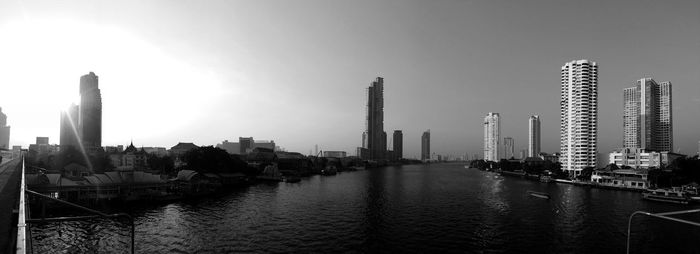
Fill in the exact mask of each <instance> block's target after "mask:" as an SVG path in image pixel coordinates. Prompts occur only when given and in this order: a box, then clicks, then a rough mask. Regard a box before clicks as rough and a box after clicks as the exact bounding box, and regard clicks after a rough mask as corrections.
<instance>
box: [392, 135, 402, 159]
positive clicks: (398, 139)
mask: <svg viewBox="0 0 700 254" xmlns="http://www.w3.org/2000/svg"><path fill="white" fill-rule="evenodd" d="M394 157H395V158H394V159H395V160H400V159H402V158H403V132H402V131H401V130H394Z"/></svg>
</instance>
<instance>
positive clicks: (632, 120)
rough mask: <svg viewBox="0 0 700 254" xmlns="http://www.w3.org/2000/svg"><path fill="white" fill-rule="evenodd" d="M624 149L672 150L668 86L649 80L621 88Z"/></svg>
mask: <svg viewBox="0 0 700 254" xmlns="http://www.w3.org/2000/svg"><path fill="white" fill-rule="evenodd" d="M623 99H624V107H625V108H624V116H623V128H624V140H623V147H626V148H641V149H645V150H651V151H672V150H673V123H672V120H673V119H672V104H671V83H670V82H662V83H660V84H658V83H656V81H654V80H653V79H651V78H643V79H640V80H637V85H636V86H634V87H629V88H625V89H624V96H623Z"/></svg>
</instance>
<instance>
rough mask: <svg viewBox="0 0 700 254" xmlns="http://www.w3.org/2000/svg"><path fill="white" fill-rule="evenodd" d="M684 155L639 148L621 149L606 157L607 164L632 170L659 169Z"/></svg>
mask: <svg viewBox="0 0 700 254" xmlns="http://www.w3.org/2000/svg"><path fill="white" fill-rule="evenodd" d="M683 156H684V155H680V154H676V153H671V152H667V151H663V152H656V151H646V150H644V149H641V148H623V149H620V150H619V151H614V152H612V153H610V154H609V155H608V163H610V164H615V165H617V166H618V167H622V166H628V167H631V168H634V169H648V168H652V167H653V168H661V167H664V166H668V165H669V164H671V163H672V162H673V161H674V160H676V159H678V158H680V157H683Z"/></svg>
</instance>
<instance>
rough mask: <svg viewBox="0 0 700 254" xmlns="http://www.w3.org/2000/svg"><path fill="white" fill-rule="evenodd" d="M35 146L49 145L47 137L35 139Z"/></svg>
mask: <svg viewBox="0 0 700 254" xmlns="http://www.w3.org/2000/svg"><path fill="white" fill-rule="evenodd" d="M36 144H37V145H48V144H49V137H36Z"/></svg>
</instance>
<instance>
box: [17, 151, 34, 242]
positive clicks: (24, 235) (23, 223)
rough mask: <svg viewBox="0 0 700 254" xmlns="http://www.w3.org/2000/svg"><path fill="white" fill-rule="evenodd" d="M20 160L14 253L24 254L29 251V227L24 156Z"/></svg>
mask: <svg viewBox="0 0 700 254" xmlns="http://www.w3.org/2000/svg"><path fill="white" fill-rule="evenodd" d="M21 160H22V173H21V174H20V175H21V176H20V177H21V180H20V187H19V188H20V189H19V207H18V213H17V244H16V245H15V246H16V251H15V253H17V254H25V253H31V252H32V251H31V245H32V244H31V237H30V236H29V234H30V232H29V228H28V226H27V218H29V209H28V206H27V205H28V204H27V198H26V196H27V194H26V190H27V182H26V181H25V177H24V173H25V172H24V156H22V158H21Z"/></svg>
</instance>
